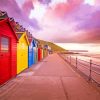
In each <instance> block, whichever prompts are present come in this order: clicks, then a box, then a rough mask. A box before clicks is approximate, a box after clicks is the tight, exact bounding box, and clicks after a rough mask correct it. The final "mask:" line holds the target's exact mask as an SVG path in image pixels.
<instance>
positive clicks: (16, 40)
mask: <svg viewBox="0 0 100 100" xmlns="http://www.w3.org/2000/svg"><path fill="white" fill-rule="evenodd" d="M49 48H50V47H49ZM49 51H50V50H49V49H48V45H42V44H41V43H40V42H39V40H38V39H36V38H34V37H33V36H32V34H31V33H30V32H29V31H28V30H26V29H25V28H23V26H22V25H20V24H19V23H18V22H16V21H15V20H14V19H13V18H10V17H9V16H8V14H7V12H3V11H0V85H1V84H3V83H5V82H7V81H8V80H9V79H11V78H13V77H15V76H16V75H17V74H19V73H21V72H22V71H23V70H25V69H27V68H29V67H31V66H32V65H33V64H36V63H37V62H39V61H41V60H42V59H43V58H45V57H46V56H47V55H48V53H49Z"/></svg>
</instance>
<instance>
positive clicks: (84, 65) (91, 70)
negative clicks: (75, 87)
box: [60, 54, 100, 86]
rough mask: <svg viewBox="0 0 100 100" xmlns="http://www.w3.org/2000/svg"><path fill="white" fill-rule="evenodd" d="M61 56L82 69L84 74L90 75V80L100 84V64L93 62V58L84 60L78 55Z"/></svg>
mask: <svg viewBox="0 0 100 100" xmlns="http://www.w3.org/2000/svg"><path fill="white" fill-rule="evenodd" d="M60 56H61V57H62V58H63V59H64V60H65V61H67V62H68V63H69V64H70V65H72V66H74V67H75V68H76V69H78V70H80V71H81V72H82V73H83V74H85V75H86V76H88V80H89V81H94V82H96V83H97V84H98V85H99V86H100V65H98V64H96V63H93V60H91V59H90V60H89V61H86V60H82V59H79V58H78V57H77V56H76V57H72V56H67V55H66V57H65V56H63V54H60Z"/></svg>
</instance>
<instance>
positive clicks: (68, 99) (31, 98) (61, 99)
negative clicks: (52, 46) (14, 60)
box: [0, 54, 100, 100]
mask: <svg viewBox="0 0 100 100" xmlns="http://www.w3.org/2000/svg"><path fill="white" fill-rule="evenodd" d="M0 100H100V92H99V91H98V90H97V88H95V87H93V86H92V85H91V84H89V83H88V82H87V81H86V80H85V79H84V78H83V77H82V76H80V75H79V74H78V73H77V72H75V71H74V70H73V69H72V68H71V67H70V65H69V64H67V62H65V61H64V60H63V59H62V58H61V57H60V56H59V55H57V54H51V55H49V56H48V57H46V58H45V59H44V60H43V61H41V62H39V63H37V64H35V65H33V66H32V67H31V68H29V69H27V70H25V71H24V72H22V73H21V74H19V75H18V76H17V77H16V78H14V79H12V80H10V81H9V82H8V83H7V84H5V85H4V86H2V87H0Z"/></svg>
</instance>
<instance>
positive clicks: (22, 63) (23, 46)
mask: <svg viewBox="0 0 100 100" xmlns="http://www.w3.org/2000/svg"><path fill="white" fill-rule="evenodd" d="M26 68H28V43H27V40H26V34H25V33H24V34H23V35H22V36H21V38H20V39H19V43H18V44H17V74H18V73H20V72H22V71H23V70H25V69H26Z"/></svg>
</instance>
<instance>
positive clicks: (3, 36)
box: [0, 13, 18, 84]
mask: <svg viewBox="0 0 100 100" xmlns="http://www.w3.org/2000/svg"><path fill="white" fill-rule="evenodd" d="M3 14H4V13H3ZM3 14H0V84H2V83H4V82H6V81H8V80H9V79H10V78H12V77H14V76H16V73H17V41H18V38H17V36H16V34H15V32H14V30H13V28H12V26H11V24H10V21H9V19H8V18H5V17H4V19H3V17H2V15H3Z"/></svg>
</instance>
